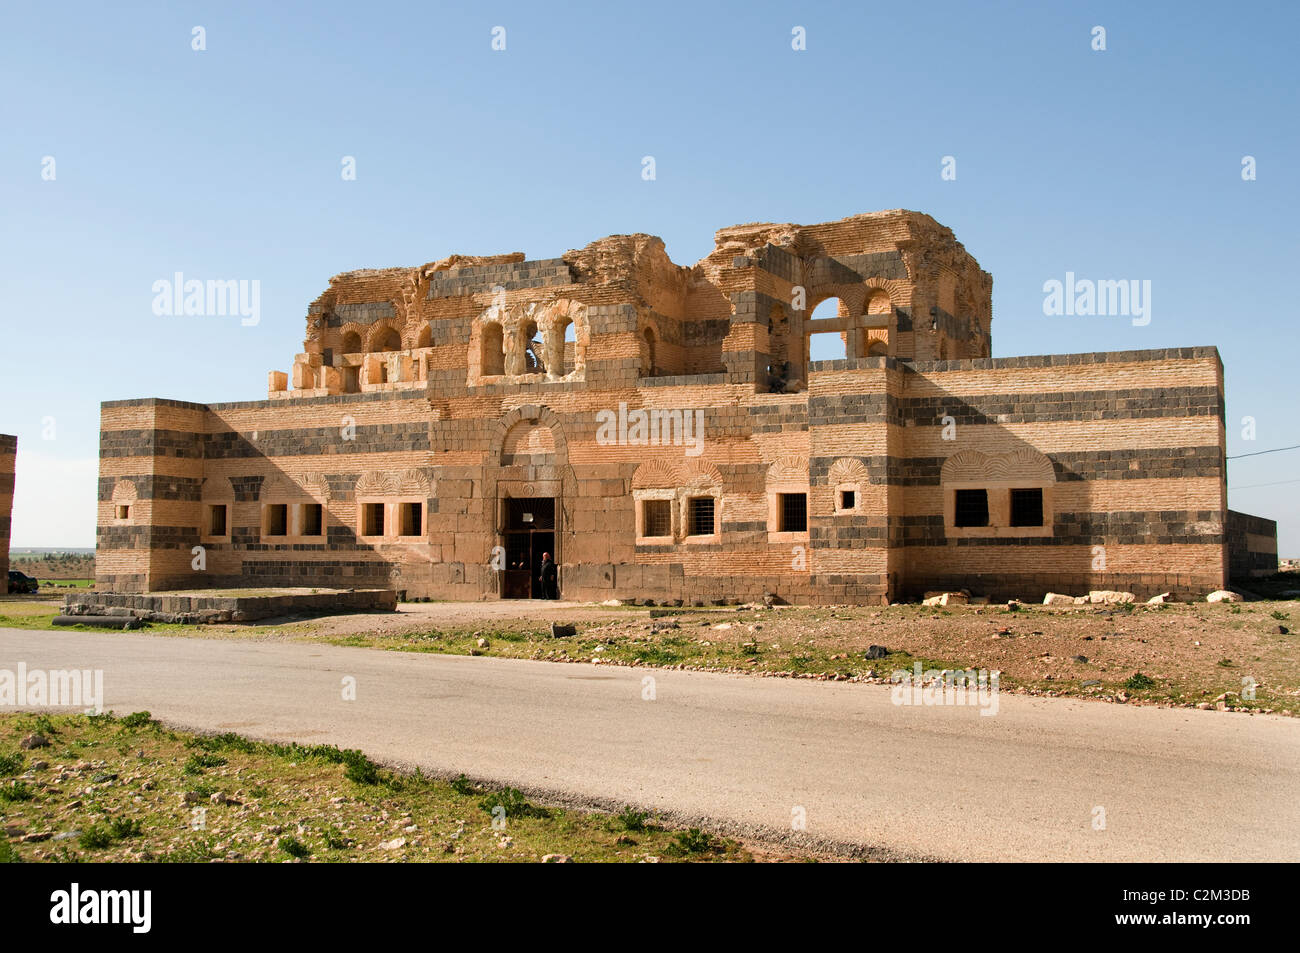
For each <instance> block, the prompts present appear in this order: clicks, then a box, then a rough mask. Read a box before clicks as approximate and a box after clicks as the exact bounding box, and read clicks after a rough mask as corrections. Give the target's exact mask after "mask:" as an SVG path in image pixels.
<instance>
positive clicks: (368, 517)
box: [361, 503, 384, 536]
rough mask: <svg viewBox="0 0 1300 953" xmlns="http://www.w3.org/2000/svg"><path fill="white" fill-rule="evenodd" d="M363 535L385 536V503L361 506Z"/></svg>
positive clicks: (363, 504)
mask: <svg viewBox="0 0 1300 953" xmlns="http://www.w3.org/2000/svg"><path fill="white" fill-rule="evenodd" d="M361 535H362V536H383V535H384V504H383V503H362V504H361Z"/></svg>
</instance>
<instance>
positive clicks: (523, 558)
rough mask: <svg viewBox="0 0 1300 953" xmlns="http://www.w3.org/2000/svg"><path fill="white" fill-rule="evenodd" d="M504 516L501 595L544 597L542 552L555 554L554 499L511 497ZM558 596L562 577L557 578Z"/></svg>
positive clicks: (525, 597)
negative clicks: (504, 560) (504, 562)
mask: <svg viewBox="0 0 1300 953" xmlns="http://www.w3.org/2000/svg"><path fill="white" fill-rule="evenodd" d="M505 502H506V519H505V540H504V544H505V551H506V566H505V569H504V570H503V571H502V573H501V598H503V599H541V598H544V596H543V592H542V581H541V575H542V554H543V553H550V554H551V560H552V561H553V562H555V563H557V564H558V563H559V559H558V558H557V557H556V553H555V500H554V499H553V498H529V499H515V498H512V499H508V500H506V501H505ZM556 589H557V593H556V595H557V597H558V589H559V579H558V577H557V580H556Z"/></svg>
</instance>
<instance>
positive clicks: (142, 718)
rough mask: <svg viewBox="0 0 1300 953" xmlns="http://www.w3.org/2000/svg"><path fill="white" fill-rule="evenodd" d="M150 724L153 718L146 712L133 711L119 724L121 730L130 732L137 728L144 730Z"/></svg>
mask: <svg viewBox="0 0 1300 953" xmlns="http://www.w3.org/2000/svg"><path fill="white" fill-rule="evenodd" d="M152 723H153V716H152V715H150V714H149V713H148V712H147V711H133V712H131V714H129V715H127V716H125V717H124V718H123V719H122V720H121V722H120V724H121V726H122V727H123V728H126V729H128V730H132V731H133V730H135V729H137V728H144V727H145V726H147V725H149V724H152Z"/></svg>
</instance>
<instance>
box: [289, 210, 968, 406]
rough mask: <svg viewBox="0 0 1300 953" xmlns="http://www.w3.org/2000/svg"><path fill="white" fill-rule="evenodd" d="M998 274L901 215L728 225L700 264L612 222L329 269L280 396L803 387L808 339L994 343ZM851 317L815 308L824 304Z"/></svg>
mask: <svg viewBox="0 0 1300 953" xmlns="http://www.w3.org/2000/svg"><path fill="white" fill-rule="evenodd" d="M991 295H992V279H991V278H990V276H989V275H988V273H987V272H984V271H982V270H981V269H980V268H979V266H978V264H977V263H976V262H975V260H974V258H972V257H971V256H970V255H969V254H968V253H967V252H966V250H965V248H963V247H962V245H961V244H960V243H959V242H958V241H957V240H956V239H955V237H954V236H953V233H952V231H951V230H950V229H948V228H945V227H944V226H942V225H940V224H939V223H937V222H935V221H934V219H932V218H930V217H929V216H928V215H923V214H921V213H918V212H909V211H903V210H896V211H889V212H873V213H869V214H865V215H856V216H852V217H850V218H845V219H841V220H839V221H836V222H826V223H822V224H817V225H796V224H791V223H757V224H747V225H735V226H731V227H729V228H724V229H721V230H720V231H718V232H717V233H716V236H715V248H714V251H713V252H711V253H710V254H709V255H708V256H706V257H705V258H704V259H702V260H701V261H700V262H698V263H697V264H696V265H694V266H691V267H683V266H681V265H677V264H675V263H674V262H673V261H672V260H671V259H670V258H669V257H668V254H667V252H666V251H665V249H664V243H663V241H662V240H661V239H659V238H657V237H655V236H653V235H646V234H633V235H611V236H609V237H607V238H602V239H599V240H597V241H594V242H592V243H590V244H588V245H586V246H585V247H583V248H581V249H575V250H570V251H568V252H566V253H565V254H564V255H563V256H562V257H560V258H555V259H544V260H537V261H528V260H526V259H525V258H524V256H523V254H522V253H518V252H516V253H512V254H508V255H495V256H463V255H452V256H449V257H448V258H444V259H442V260H440V261H437V262H431V263H428V264H425V265H421V266H419V267H416V268H387V269H367V270H359V271H351V272H345V273H343V274H340V275H336V276H334V277H333V278H332V279H330V285H329V288H328V289H327V290H326V291H325V292H324V293H323V294H322V295H321V296H320V297H318V298H317V299H316V300H315V301H314V302H312V305H311V307H310V308H309V310H308V315H307V336H306V340H305V343H304V349H303V351H304V353H302V354H300V355H299V356H298V358H297V359H296V360H295V363H294V367H293V370H292V372H291V373H290V374H288V375H285V374H280V373H276V372H273V373H272V377H271V384H270V390H271V395H272V396H273V397H274V396H320V395H323V394H330V393H349V392H358V391H367V390H376V389H402V388H403V387H407V388H409V387H416V386H419V385H421V384H425V385H426V386H428V388H429V390H430V392H431V395H432V394H433V393H434V392H437V393H439V394H444V395H448V394H450V393H453V392H456V391H458V390H460V391H463V390H464V389H465V388H475V387H481V386H498V385H502V386H509V385H524V384H533V383H538V382H548V381H549V382H555V381H565V382H584V383H587V384H589V385H592V386H603V385H616V384H627V383H635V381H636V379H637V378H639V377H662V376H665V375H667V376H677V375H697V374H712V373H724V374H726V375H728V379H729V380H731V381H732V382H734V383H740V384H753V385H754V386H755V387H756V388H757V389H759V390H764V389H786V390H791V389H800V388H801V387H802V386H804V383H803V382H804V378H805V376H806V374H805V367H806V364H807V346H808V336H809V335H810V334H815V333H823V332H834V333H838V334H839V335H840V337H841V340H842V341H843V343H844V346H845V356H847V357H850V358H858V357H866V356H875V355H878V354H885V355H888V356H891V357H896V358H903V359H921V360H935V359H938V360H947V359H957V358H976V357H987V356H989V354H990V325H991V320H992V306H991ZM827 298H835V299H837V301H838V306H837V307H838V313H836V314H833V316H832V317H831V318H830V319H829V320H828V319H825V318H821V317H820V316H819V318H818V319H816V320H814V319H813V317H812V315H813V312H814V310H815V309H816V308H817V305H818V304H820V303H822V302H823V301H825V300H826V299H827Z"/></svg>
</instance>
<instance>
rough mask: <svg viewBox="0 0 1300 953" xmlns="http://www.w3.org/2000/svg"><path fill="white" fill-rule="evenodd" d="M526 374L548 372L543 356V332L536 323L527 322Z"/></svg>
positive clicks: (525, 330) (525, 339)
mask: <svg viewBox="0 0 1300 953" xmlns="http://www.w3.org/2000/svg"><path fill="white" fill-rule="evenodd" d="M523 335H524V338H523V345H524V346H523V350H524V373H525V374H541V373H544V372H545V371H546V359H545V357H543V354H542V332H541V331H539V330H538V329H537V323H536V322H535V321H529V322H527V323H526V324H525V325H524V327H523Z"/></svg>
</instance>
